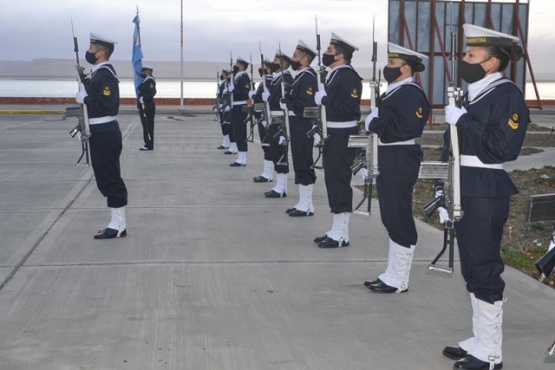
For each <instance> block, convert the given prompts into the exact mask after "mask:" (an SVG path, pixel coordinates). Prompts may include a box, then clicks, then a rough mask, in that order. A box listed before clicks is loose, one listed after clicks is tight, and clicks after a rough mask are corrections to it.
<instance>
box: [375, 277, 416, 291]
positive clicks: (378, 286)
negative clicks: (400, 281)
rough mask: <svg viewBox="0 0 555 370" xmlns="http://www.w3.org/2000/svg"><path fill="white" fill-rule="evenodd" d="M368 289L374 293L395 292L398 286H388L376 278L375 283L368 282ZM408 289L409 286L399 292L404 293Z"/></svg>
mask: <svg viewBox="0 0 555 370" xmlns="http://www.w3.org/2000/svg"><path fill="white" fill-rule="evenodd" d="M368 289H370V290H371V291H373V292H374V293H397V290H398V288H395V287H392V286H389V285H387V284H386V283H384V282H383V281H381V280H380V279H378V282H377V283H376V284H370V285H369V286H368ZM408 291H409V288H407V289H405V290H401V291H400V292H399V293H405V292H408Z"/></svg>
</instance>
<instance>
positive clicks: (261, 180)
mask: <svg viewBox="0 0 555 370" xmlns="http://www.w3.org/2000/svg"><path fill="white" fill-rule="evenodd" d="M252 181H254V182H272V180H270V179H267V178H265V177H264V176H256V177H253V178H252Z"/></svg>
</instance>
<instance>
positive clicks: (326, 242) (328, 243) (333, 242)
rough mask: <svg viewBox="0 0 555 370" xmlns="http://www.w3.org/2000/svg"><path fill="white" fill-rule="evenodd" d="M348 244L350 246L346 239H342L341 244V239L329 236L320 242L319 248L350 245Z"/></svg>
mask: <svg viewBox="0 0 555 370" xmlns="http://www.w3.org/2000/svg"><path fill="white" fill-rule="evenodd" d="M348 246H349V242H346V241H345V240H342V241H341V245H340V244H339V241H337V240H334V239H332V238H328V237H326V239H324V240H323V241H321V242H320V243H318V247H319V248H340V247H348Z"/></svg>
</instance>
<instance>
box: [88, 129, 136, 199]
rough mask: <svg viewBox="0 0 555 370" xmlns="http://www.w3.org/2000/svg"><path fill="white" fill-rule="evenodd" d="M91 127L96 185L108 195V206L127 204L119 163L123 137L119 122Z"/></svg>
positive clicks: (92, 160)
mask: <svg viewBox="0 0 555 370" xmlns="http://www.w3.org/2000/svg"><path fill="white" fill-rule="evenodd" d="M90 127H91V137H90V138H89V146H90V151H91V164H92V168H93V172H94V177H95V179H96V186H97V187H98V190H100V192H101V193H102V195H104V197H106V200H107V204H108V207H110V208H120V207H123V206H126V205H127V188H126V186H125V183H124V182H123V179H122V178H121V169H120V163H119V157H120V155H121V150H122V138H121V131H120V129H119V125H118V122H117V121H112V122H108V123H101V124H98V125H91V126H90Z"/></svg>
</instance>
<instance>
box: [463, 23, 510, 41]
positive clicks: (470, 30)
mask: <svg viewBox="0 0 555 370" xmlns="http://www.w3.org/2000/svg"><path fill="white" fill-rule="evenodd" d="M463 29H464V35H465V36H466V37H488V36H489V37H499V38H504V39H510V40H513V41H515V42H518V41H519V40H520V39H519V38H518V37H516V36H513V35H509V34H507V33H503V32H498V31H494V30H490V29H489V28H484V27H480V26H476V25H474V24H470V23H465V24H463Z"/></svg>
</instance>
